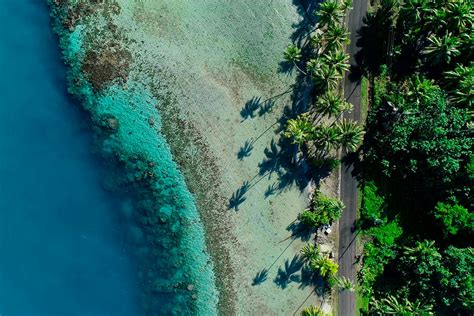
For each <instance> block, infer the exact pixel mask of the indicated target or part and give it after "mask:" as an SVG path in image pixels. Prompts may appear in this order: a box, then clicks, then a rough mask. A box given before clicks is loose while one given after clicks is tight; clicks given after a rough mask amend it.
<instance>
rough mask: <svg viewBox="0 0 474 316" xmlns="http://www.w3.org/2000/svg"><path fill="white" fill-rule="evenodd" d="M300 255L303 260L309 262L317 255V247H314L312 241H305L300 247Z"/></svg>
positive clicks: (318, 252) (318, 254) (318, 253)
mask: <svg viewBox="0 0 474 316" xmlns="http://www.w3.org/2000/svg"><path fill="white" fill-rule="evenodd" d="M300 252H301V257H303V260H305V261H307V262H309V261H311V260H312V259H314V258H317V257H319V256H320V255H321V254H320V251H319V248H318V247H316V246H315V245H314V244H313V243H307V244H306V245H305V246H304V247H303V248H302V249H301V251H300Z"/></svg>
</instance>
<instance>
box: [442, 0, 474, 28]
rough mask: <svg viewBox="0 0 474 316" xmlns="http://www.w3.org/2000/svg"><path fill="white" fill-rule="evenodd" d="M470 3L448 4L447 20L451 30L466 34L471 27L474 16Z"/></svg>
mask: <svg viewBox="0 0 474 316" xmlns="http://www.w3.org/2000/svg"><path fill="white" fill-rule="evenodd" d="M471 10H472V9H471V5H470V3H469V2H468V1H453V2H448V3H447V8H446V10H444V11H445V12H446V17H445V20H446V21H447V22H446V23H447V26H448V28H449V29H450V30H457V31H458V32H459V33H464V32H465V31H466V30H467V27H468V26H469V25H472V23H473V22H474V21H473V14H472V13H471Z"/></svg>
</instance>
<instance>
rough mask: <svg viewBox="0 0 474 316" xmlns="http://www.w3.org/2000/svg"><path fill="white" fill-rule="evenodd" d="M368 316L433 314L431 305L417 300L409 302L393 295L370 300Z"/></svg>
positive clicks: (425, 315)
mask: <svg viewBox="0 0 474 316" xmlns="http://www.w3.org/2000/svg"><path fill="white" fill-rule="evenodd" d="M370 315H399V316H412V315H413V316H415V315H416V316H428V315H434V314H433V305H430V304H427V303H423V302H421V301H419V300H417V301H415V302H411V301H409V300H408V299H406V298H405V299H399V298H397V297H395V296H393V295H389V296H388V297H385V298H382V299H380V300H376V299H372V301H371V309H370Z"/></svg>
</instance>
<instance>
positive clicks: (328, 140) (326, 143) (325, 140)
mask: <svg viewBox="0 0 474 316" xmlns="http://www.w3.org/2000/svg"><path fill="white" fill-rule="evenodd" d="M311 140H313V141H314V143H315V146H316V148H317V149H319V150H321V151H323V152H325V153H328V152H329V151H330V150H331V149H332V148H336V147H337V146H338V145H339V143H340V133H339V130H338V129H337V128H336V127H334V126H328V125H318V126H316V127H315V128H314V132H313V137H312V138H311Z"/></svg>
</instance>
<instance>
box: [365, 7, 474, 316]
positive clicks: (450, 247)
mask: <svg viewBox="0 0 474 316" xmlns="http://www.w3.org/2000/svg"><path fill="white" fill-rule="evenodd" d="M375 8H376V9H375V10H374V11H373V12H371V13H369V14H368V15H367V17H366V18H365V21H364V22H365V26H364V28H363V29H362V30H361V32H360V34H361V38H360V40H359V43H358V44H359V45H360V46H361V47H362V50H361V52H360V54H359V56H357V57H358V58H357V61H358V66H359V67H360V68H361V71H362V72H363V73H364V74H365V75H367V76H368V77H369V78H370V83H371V90H370V91H371V93H370V111H369V114H368V118H367V126H366V135H365V139H364V143H363V145H362V147H361V148H360V150H359V151H360V154H361V156H362V157H363V159H362V161H361V162H360V163H359V164H358V166H357V169H358V170H359V177H360V183H361V185H362V189H361V191H362V192H363V200H362V205H361V209H360V221H359V223H358V228H359V229H360V232H361V235H362V238H363V240H364V246H363V253H362V255H361V263H362V265H361V269H360V271H359V274H358V280H359V286H358V289H360V295H362V296H363V297H364V299H365V301H367V302H369V303H368V305H367V306H366V307H365V311H364V312H365V313H367V314H369V315H387V314H390V315H392V314H393V315H434V314H436V315H472V313H474V249H473V237H474V213H473V210H472V205H473V197H472V188H473V187H474V186H473V180H474V174H473V168H474V166H473V154H472V149H473V145H474V141H473V130H472V118H473V117H472V115H473V112H472V111H473V101H474V60H473V58H474V24H473V23H474V4H473V2H471V1H469V0H450V1H447V0H406V1H403V2H399V1H396V0H386V1H382V2H381V3H376V4H375Z"/></svg>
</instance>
